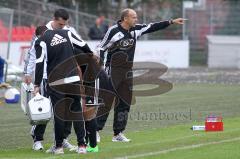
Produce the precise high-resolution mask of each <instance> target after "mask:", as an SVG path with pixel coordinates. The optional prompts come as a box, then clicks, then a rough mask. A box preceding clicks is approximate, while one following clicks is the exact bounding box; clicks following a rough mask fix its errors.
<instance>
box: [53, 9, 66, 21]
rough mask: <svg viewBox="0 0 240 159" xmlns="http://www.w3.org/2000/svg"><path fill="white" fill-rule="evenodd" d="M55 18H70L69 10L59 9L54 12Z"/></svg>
mask: <svg viewBox="0 0 240 159" xmlns="http://www.w3.org/2000/svg"><path fill="white" fill-rule="evenodd" d="M54 18H55V19H56V20H59V19H61V18H62V19H63V20H68V19H69V15H68V12H67V11H66V10H65V9H58V10H56V11H55V13H54Z"/></svg>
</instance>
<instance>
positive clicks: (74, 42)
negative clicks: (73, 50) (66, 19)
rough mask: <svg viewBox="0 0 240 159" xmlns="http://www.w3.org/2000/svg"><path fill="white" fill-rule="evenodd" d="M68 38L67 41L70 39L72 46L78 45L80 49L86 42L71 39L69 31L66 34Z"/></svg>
mask: <svg viewBox="0 0 240 159" xmlns="http://www.w3.org/2000/svg"><path fill="white" fill-rule="evenodd" d="M68 37H69V39H70V41H71V42H72V43H73V44H75V45H78V46H80V47H83V46H84V45H86V42H85V41H83V40H80V39H79V40H77V39H75V38H73V37H72V33H71V32H70V31H69V32H68Z"/></svg>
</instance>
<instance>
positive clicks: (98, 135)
mask: <svg viewBox="0 0 240 159" xmlns="http://www.w3.org/2000/svg"><path fill="white" fill-rule="evenodd" d="M96 138H97V142H100V141H101V137H100V134H99V132H98V131H97V132H96Z"/></svg>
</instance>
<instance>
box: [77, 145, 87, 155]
mask: <svg viewBox="0 0 240 159" xmlns="http://www.w3.org/2000/svg"><path fill="white" fill-rule="evenodd" d="M76 152H77V153H78V154H86V153H87V149H86V146H79V147H78V149H77V151H76Z"/></svg>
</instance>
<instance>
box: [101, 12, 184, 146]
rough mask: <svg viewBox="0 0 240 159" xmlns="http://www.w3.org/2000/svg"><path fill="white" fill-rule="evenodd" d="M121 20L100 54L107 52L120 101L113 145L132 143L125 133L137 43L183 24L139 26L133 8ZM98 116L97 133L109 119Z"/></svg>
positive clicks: (179, 19) (111, 29)
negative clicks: (140, 38) (148, 35)
mask: <svg viewBox="0 0 240 159" xmlns="http://www.w3.org/2000/svg"><path fill="white" fill-rule="evenodd" d="M120 18H121V20H119V21H118V22H117V24H116V25H113V26H112V27H110V28H109V29H108V31H107V33H106V34H105V36H104V38H103V40H102V41H101V43H100V44H99V46H98V49H97V51H98V52H99V54H100V57H101V58H102V59H103V58H104V52H106V51H108V54H107V60H106V63H105V67H106V70H108V74H109V76H110V78H111V79H110V80H111V85H112V91H113V92H115V93H116V95H117V96H118V98H119V100H120V102H119V103H118V105H116V106H115V108H114V121H113V131H114V134H113V138H112V141H113V142H129V141H130V139H128V138H127V137H126V136H125V135H124V134H123V131H124V130H125V128H126V125H127V120H128V113H129V111H130V105H131V101H132V85H133V81H132V78H133V74H132V66H133V59H134V53H135V47H136V40H137V39H138V38H139V37H140V36H142V35H144V34H147V33H151V32H155V31H158V30H161V29H164V28H167V27H168V26H169V25H172V24H183V23H184V20H185V19H183V18H178V19H171V20H166V21H161V22H156V23H150V24H137V14H136V12H135V11H134V10H133V9H129V8H128V9H124V10H123V11H122V12H121V16H120ZM108 114H109V113H107V114H106V115H104V116H101V117H98V118H97V120H98V130H102V129H103V127H104V125H105V122H106V120H107V117H108Z"/></svg>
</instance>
